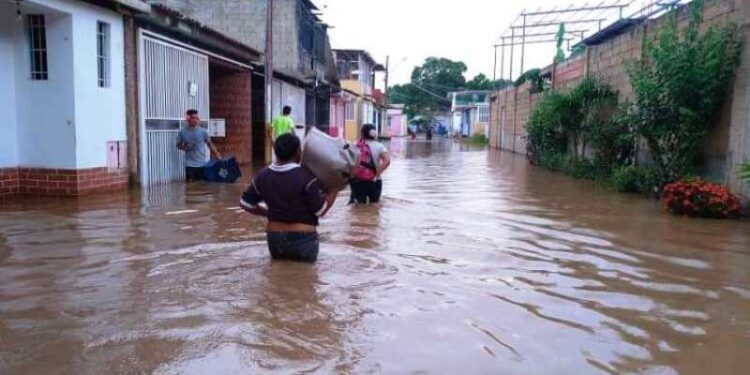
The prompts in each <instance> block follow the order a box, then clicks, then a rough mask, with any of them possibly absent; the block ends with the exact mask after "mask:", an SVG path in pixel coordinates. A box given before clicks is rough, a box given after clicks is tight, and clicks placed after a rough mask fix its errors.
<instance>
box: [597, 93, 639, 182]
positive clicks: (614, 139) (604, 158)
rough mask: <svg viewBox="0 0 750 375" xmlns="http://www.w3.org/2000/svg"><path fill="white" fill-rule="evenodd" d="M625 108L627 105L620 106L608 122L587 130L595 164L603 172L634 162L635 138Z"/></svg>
mask: <svg viewBox="0 0 750 375" xmlns="http://www.w3.org/2000/svg"><path fill="white" fill-rule="evenodd" d="M626 108H627V104H625V105H623V106H620V107H619V108H618V110H617V111H616V112H615V114H614V115H613V116H612V118H611V119H610V120H609V121H602V122H601V123H599V124H598V125H597V126H594V127H592V128H591V129H590V130H589V132H590V137H591V145H592V146H594V150H595V154H594V155H595V160H596V163H597V165H599V166H600V167H602V168H603V169H605V170H609V171H611V170H613V169H614V168H616V167H618V166H623V165H630V164H632V163H633V162H634V159H635V156H636V155H635V151H636V148H635V144H636V137H635V134H633V126H632V124H631V122H630V117H629V116H628V115H627V109H626Z"/></svg>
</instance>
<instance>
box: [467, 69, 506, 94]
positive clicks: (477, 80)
mask: <svg viewBox="0 0 750 375" xmlns="http://www.w3.org/2000/svg"><path fill="white" fill-rule="evenodd" d="M511 84H512V82H511V81H510V80H507V79H498V80H497V81H495V82H494V83H493V82H492V80H491V79H489V78H487V76H485V75H484V73H479V74H477V75H476V76H475V77H474V78H472V79H471V81H469V82H466V89H467V90H487V91H490V90H502V89H504V88H506V87H508V86H510V85H511Z"/></svg>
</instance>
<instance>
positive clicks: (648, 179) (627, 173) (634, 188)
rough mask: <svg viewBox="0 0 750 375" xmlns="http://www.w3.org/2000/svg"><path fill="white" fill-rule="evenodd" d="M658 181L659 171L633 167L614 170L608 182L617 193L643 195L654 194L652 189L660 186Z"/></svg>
mask: <svg viewBox="0 0 750 375" xmlns="http://www.w3.org/2000/svg"><path fill="white" fill-rule="evenodd" d="M659 181H660V179H659V171H657V170H655V169H653V168H646V167H639V166H635V165H628V166H624V167H619V168H615V169H614V170H613V171H612V176H611V177H610V182H611V183H612V186H613V187H614V188H615V189H616V190H617V191H620V192H623V193H638V194H643V195H649V194H652V193H654V188H658V186H659V185H660V182H659Z"/></svg>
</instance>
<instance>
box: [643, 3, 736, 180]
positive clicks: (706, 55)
mask: <svg viewBox="0 0 750 375" xmlns="http://www.w3.org/2000/svg"><path fill="white" fill-rule="evenodd" d="M691 6H692V11H693V13H692V17H691V19H690V22H689V25H688V26H687V27H686V28H685V30H684V31H683V32H680V31H678V27H677V20H676V14H677V12H672V15H671V17H672V18H671V19H670V21H669V22H667V23H666V25H665V26H664V28H663V29H662V30H661V32H660V33H659V34H658V36H657V38H656V39H655V40H650V39H648V40H646V42H645V45H644V53H643V55H644V56H643V60H642V61H639V62H638V63H637V64H634V65H632V66H631V67H630V68H629V75H630V81H631V84H632V86H633V93H634V100H635V102H634V104H635V106H634V108H633V110H632V111H631V116H632V117H633V119H632V123H633V124H635V125H636V127H635V130H636V132H637V134H638V135H640V136H642V137H643V138H644V139H645V141H646V143H647V145H648V149H649V152H650V153H651V156H652V159H653V161H654V163H655V165H656V167H657V168H658V169H659V171H660V173H661V175H662V179H663V181H670V180H674V179H676V178H678V177H680V176H684V175H687V174H689V173H691V172H692V171H693V170H694V168H695V166H696V164H697V163H698V161H699V159H700V156H701V154H700V153H701V150H702V146H703V143H704V141H705V137H706V134H707V133H708V129H709V124H711V123H712V120H713V118H714V117H715V116H716V114H717V112H718V110H719V109H720V108H721V106H722V104H723V102H724V99H725V97H726V94H727V92H728V88H729V82H730V80H731V79H732V77H733V76H734V71H735V69H736V67H737V65H738V64H739V58H740V51H741V48H740V46H741V42H740V37H741V35H740V34H741V33H739V32H738V31H737V28H736V27H735V26H733V25H730V26H725V27H723V28H716V27H711V28H709V29H708V31H707V32H705V33H704V34H702V35H701V34H700V32H699V29H700V23H701V18H702V14H701V9H702V6H703V1H702V0H696V1H694V2H693V3H692V4H691Z"/></svg>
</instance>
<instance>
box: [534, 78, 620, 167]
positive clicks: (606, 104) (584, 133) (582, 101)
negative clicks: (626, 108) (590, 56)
mask: <svg viewBox="0 0 750 375" xmlns="http://www.w3.org/2000/svg"><path fill="white" fill-rule="evenodd" d="M616 103H617V92H616V91H614V90H612V88H611V87H609V86H607V85H605V84H602V83H600V82H598V81H596V80H595V79H593V78H586V79H584V80H583V81H582V82H581V83H580V84H578V85H577V86H576V87H575V88H573V89H572V90H571V91H570V92H567V93H559V92H548V93H546V94H544V95H543V96H542V97H541V98H540V99H539V102H537V105H536V106H535V107H534V110H533V111H532V113H531V116H530V117H529V121H528V123H527V128H526V129H527V133H528V136H527V145H528V146H527V147H528V149H527V154H528V156H529V160H531V161H532V163H535V164H540V162H539V158H540V156H541V155H543V154H550V155H552V154H567V153H568V143H569V142H570V143H572V145H573V150H574V152H573V155H574V156H578V153H579V150H580V158H584V156H585V150H586V144H587V142H588V141H589V139H591V140H592V141H594V142H595V143H596V142H598V144H601V145H603V146H604V147H611V146H612V144H613V143H615V140H614V139H613V138H616V137H617V136H618V135H617V132H618V131H619V130H621V129H620V127H619V126H620V125H619V124H617V126H616V127H613V128H612V129H609V128H608V127H607V126H608V123H609V122H610V118H611V116H612V112H613V111H612V109H613V108H614V105H615V104H616ZM605 128H606V129H609V130H606V131H605V130H603V129H605ZM579 145H580V146H581V147H579Z"/></svg>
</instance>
